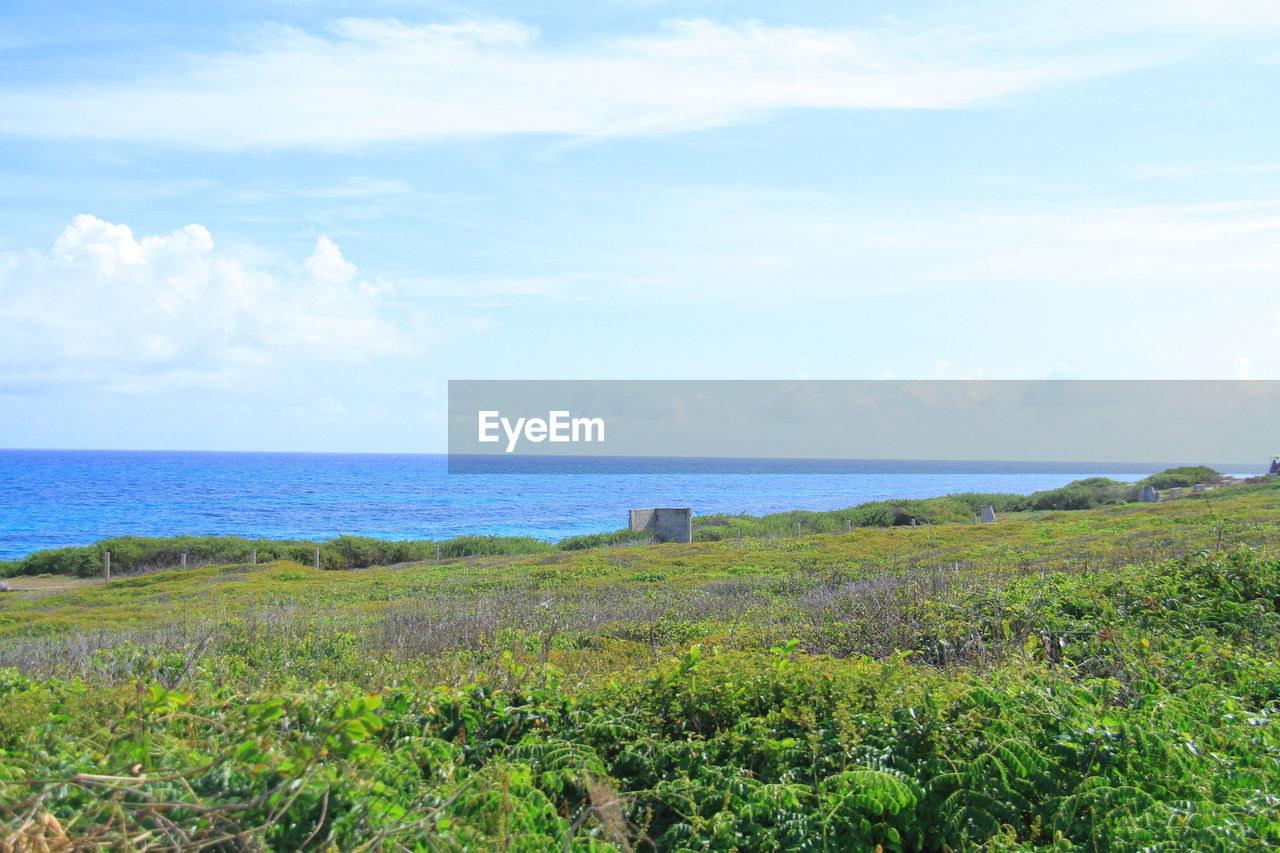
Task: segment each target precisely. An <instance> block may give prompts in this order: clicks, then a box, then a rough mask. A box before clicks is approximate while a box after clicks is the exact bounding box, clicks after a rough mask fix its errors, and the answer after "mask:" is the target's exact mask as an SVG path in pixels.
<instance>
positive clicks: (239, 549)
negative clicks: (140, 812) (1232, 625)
mask: <svg viewBox="0 0 1280 853" xmlns="http://www.w3.org/2000/svg"><path fill="white" fill-rule="evenodd" d="M1219 477H1220V475H1219V474H1218V473H1217V472H1216V471H1214V470H1213V469H1212V468H1205V467H1194V468H1170V469H1168V470H1166V471H1163V472H1161V473H1159V474H1154V475H1152V476H1150V477H1147V478H1146V479H1144V480H1140V481H1138V482H1137V483H1121V482H1118V481H1116V480H1108V479H1107V478H1105V477H1092V478H1089V479H1085V480H1077V481H1075V482H1074V483H1070V484H1068V485H1066V486H1063V487H1061V488H1058V489H1051V490H1047V491H1042V492H1036V493H1034V494H1031V495H1016V494H977V493H965V494H957V495H946V496H943V497H939V498H922V499H916V500H894V501H872V502H869V503H864V504H860V505H858V506H855V507H849V508H848V509H841V510H833V511H830V512H805V511H795V512H781V513H773V514H770V515H763V516H754V515H746V514H741V515H723V514H720V515H704V516H695V517H694V521H693V527H694V539H695V540H696V541H699V542H714V541H717V540H720V539H730V538H732V539H743V538H760V537H771V536H790V535H794V534H795V533H796V531H797V529H799V530H800V531H801V532H809V533H836V532H840V531H844V530H849V529H851V528H853V527H895V526H901V525H910V524H912V523H913V522H915V523H918V524H958V523H962V522H964V521H967V520H969V519H970V518H972V517H973V516H974V515H975V514H976V513H977V512H978V510H979V508H980V507H982V506H983V505H984V504H991V505H992V506H994V507H995V509H996V511H997V512H1002V513H1012V512H1026V511H1028V510H1048V509H1089V508H1091V507H1097V506H1111V505H1115V504H1121V503H1126V502H1133V501H1135V500H1137V496H1138V489H1139V487H1140V486H1143V485H1154V486H1155V488H1157V489H1165V488H1170V487H1173V486H1178V485H1193V484H1195V483H1210V482H1214V481H1215V480H1217V479H1218V478H1219ZM797 525H799V528H797ZM650 541H651V540H650V538H649V536H648V534H646V533H643V532H636V531H632V530H625V529H624V530H616V531H612V532H608V533H596V534H590V535H587V536H572V537H569V538H567V539H564V540H562V541H560V542H558V543H551V542H542V541H540V540H537V539H534V538H532V537H529V536H457V537H454V538H453V539H446V540H443V541H438V542H437V541H432V540H405V541H398V542H397V541H387V540H382V539H371V538H369V537H366V536H339V537H337V538H336V539H329V540H324V541H305V540H279V539H244V538H241V537H237V536H173V537H166V538H147V537H141V536H121V537H116V538H114V539H104V540H102V541H101V542H98V543H96V544H94V545H89V546H85V547H70V548H56V549H50V550H45V551H38V552H36V553H34V554H30V555H28V556H26V557H24V558H23V559H21V560H13V561H9V562H5V561H0V577H18V576H22V575H42V574H67V575H76V576H79V577H91V576H93V575H97V574H98V573H99V572H100V571H101V569H102V564H103V553H104V552H109V553H110V554H111V566H112V571H113V572H114V573H115V574H117V575H119V574H131V573H136V572H145V571H153V570H155V569H161V568H172V567H174V566H177V565H179V563H180V562H181V555H183V554H186V555H187V564H188V565H193V566H194V565H211V564H225V563H231V562H248V561H249V560H250V557H251V555H252V554H253V553H254V552H256V553H257V556H258V559H259V560H260V561H262V562H271V561H273V560H292V561H294V562H297V563H304V564H308V565H310V564H312V563H313V560H314V551H315V549H316V548H319V549H320V566H321V568H325V569H364V568H369V567H371V566H391V565H397V564H400V563H409V562H421V561H424V560H430V559H437V549H438V558H439V559H453V558H456V557H468V556H476V555H486V556H495V555H496V556H507V555H515V554H545V553H551V552H554V551H582V550H588V549H592V548H602V547H606V546H615V545H632V544H648V543H649V542H650Z"/></svg>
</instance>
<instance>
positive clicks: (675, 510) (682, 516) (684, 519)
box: [630, 507, 693, 542]
mask: <svg viewBox="0 0 1280 853" xmlns="http://www.w3.org/2000/svg"><path fill="white" fill-rule="evenodd" d="M630 528H631V529H632V530H636V531H643V532H647V533H650V534H652V535H653V538H654V539H655V540H656V541H658V542H692V541H693V510H692V509H690V508H689V507H657V508H655V509H633V510H631V517H630Z"/></svg>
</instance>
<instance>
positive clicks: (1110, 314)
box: [0, 0, 1280, 451]
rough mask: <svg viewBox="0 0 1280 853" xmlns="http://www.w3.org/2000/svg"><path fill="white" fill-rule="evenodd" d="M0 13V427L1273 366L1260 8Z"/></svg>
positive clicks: (266, 436)
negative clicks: (622, 387) (564, 382)
mask: <svg viewBox="0 0 1280 853" xmlns="http://www.w3.org/2000/svg"><path fill="white" fill-rule="evenodd" d="M850 6H853V4H832V3H788V4H773V3H770V4H756V3H714V2H707V3H675V2H671V3H666V2H643V0H634V1H633V2H609V0H594V2H590V3H557V4H535V3H496V2H491V3H467V4H455V3H411V2H388V3H377V2H373V3H361V4H343V3H331V2H316V3H310V2H303V0H289V2H284V1H283V0H282V2H275V3H272V2H266V3H254V4H247V3H234V2H231V3H216V4H212V3H211V4H184V6H183V10H182V15H181V16H179V15H176V14H175V12H174V7H173V6H172V4H161V3H115V4H110V7H109V8H108V7H106V6H105V5H104V4H89V3H84V4H80V3H74V2H65V3H59V4H57V6H56V9H55V7H54V6H53V5H51V4H48V3H45V2H27V0H11V1H10V2H8V3H6V4H4V6H3V7H0V323H3V328H4V329H5V332H4V335H3V336H0V410H2V411H3V412H4V413H5V414H4V416H3V418H2V419H0V446H8V447H112V448H192V449H246V450H247V449H263V450H290V449H292V450H367V451H438V450H442V449H443V448H444V425H445V404H444V393H445V382H446V380H448V379H450V378H472V379H476V378H505V379H510V378H539V379H573V378H635V379H663V378H724V379H734V378H743V379H784V378H815V379H859V378H882V377H883V378H949V377H967V376H973V377H988V378H1048V377H1070V378H1239V377H1251V378H1280V358H1278V357H1277V350H1276V344H1277V342H1278V339H1277V331H1278V330H1280V316H1278V314H1277V312H1278V310H1280V292H1278V291H1277V286H1276V285H1277V283H1278V281H1280V147H1278V146H1277V144H1276V143H1277V138H1278V131H1280V117H1278V111H1277V109H1276V107H1275V92H1276V91H1278V90H1280V85H1278V84H1280V41H1278V40H1277V35H1280V7H1278V6H1276V5H1275V4H1274V3H1270V2H1253V1H1252V0H1220V2H1200V0H1180V2H1142V1H1141V0H1138V2H1132V3H1126V4H1115V3H1108V4H1103V3H1100V2H1089V0H1083V2H1069V3H1068V2H1043V3H1036V2H1006V3H988V2H984V3H974V4H955V3H952V4H928V3H862V4H856V6H853V8H846V7H850Z"/></svg>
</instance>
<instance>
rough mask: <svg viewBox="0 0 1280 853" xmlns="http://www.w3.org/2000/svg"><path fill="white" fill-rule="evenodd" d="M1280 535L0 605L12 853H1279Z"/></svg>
mask: <svg viewBox="0 0 1280 853" xmlns="http://www.w3.org/2000/svg"><path fill="white" fill-rule="evenodd" d="M984 502H988V501H984ZM1277 508H1280V488H1277V487H1276V486H1274V485H1271V484H1259V485H1252V486H1240V487H1233V488H1230V489H1224V490H1220V491H1217V492H1208V493H1205V494H1203V495H1197V496H1195V497H1188V498H1185V499H1182V500H1179V501H1174V502H1170V503H1167V504H1155V505H1150V504H1143V505H1138V504H1117V505H1112V506H1104V507H1101V508H1095V509H1089V510H1080V511H1066V510H1052V511H1024V512H1022V513H1020V514H1018V515H1016V516H1010V517H1007V518H1005V519H1002V521H1001V522H1000V523H999V524H996V525H986V526H973V525H970V524H956V525H948V524H942V523H939V524H933V525H930V526H924V527H918V528H912V527H910V526H902V525H898V526H884V527H863V528H855V529H854V530H852V531H850V532H844V533H837V534H832V535H817V534H815V535H806V536H800V537H796V536H791V537H787V538H747V539H744V540H742V541H738V540H737V539H736V538H729V537H726V538H723V539H721V540H719V541H704V542H696V543H694V544H691V545H660V546H653V545H651V546H645V547H639V546H618V547H610V548H604V549H598V550H571V551H548V552H546V553H540V554H533V555H523V556H521V555H501V556H496V555H488V556H476V555H470V556H458V557H453V558H451V559H449V560H447V561H442V564H436V563H435V562H434V561H432V562H431V563H430V564H427V565H417V566H411V567H403V568H383V569H368V570H362V571H354V572H332V571H315V570H313V569H311V568H309V567H304V566H303V565H299V564H298V563H296V562H290V561H287V560H278V561H275V562H271V563H269V564H263V565H257V566H250V565H246V564H244V563H243V562H232V563H229V564H226V565H212V566H203V567H199V568H193V569H189V570H188V571H186V572H179V571H161V572H155V573H151V574H145V575H140V576H137V577H132V578H126V579H122V580H117V581H112V582H110V583H105V584H91V585H81V586H70V587H65V588H62V589H57V590H52V591H30V592H13V593H9V594H8V595H7V596H5V597H3V598H0V667H8V668H7V669H0V819H2V820H3V821H4V823H5V824H6V825H7V827H8V829H0V849H40V848H39V847H38V844H39V843H45V844H48V845H50V847H51V848H52V849H76V848H77V847H78V848H79V849H91V848H92V849H98V848H111V847H114V848H116V849H146V848H150V849H166V848H186V849H190V848H194V847H197V846H202V847H203V848H204V849H218V850H258V849H271V850H300V849H308V850H343V851H346V850H360V849H368V850H374V849H382V850H512V851H515V850H527V851H547V850H565V849H568V850H637V851H641V850H644V851H647V850H662V851H668V850H669V851H686V850H687V851H692V850H720V851H735V850H740V851H754V850H765V851H768V850H776V851H784V850H785V851H792V850H795V851H799V850H814V851H817V850H830V851H847V850H868V851H871V850H876V849H877V848H879V849H881V850H883V851H943V850H952V851H962V850H963V851H976V850H984V851H1031V850H1044V851H1050V850H1052V851H1137V850H1179V851H1181V850H1195V851H1224V853H1225V851H1241V850H1243V851H1248V850H1268V849H1273V848H1274V847H1275V846H1276V845H1278V844H1280V819H1277V802H1280V800H1278V799H1277V798H1278V797H1280V728H1277V726H1278V723H1277V721H1276V711H1277V707H1280V706H1278V705H1277V702H1280V561H1277V559H1276V552H1275V543H1276V535H1277V532H1278V529H1277V526H1276V523H1275V519H1276V518H1277ZM308 556H309V555H308ZM433 556H434V555H433ZM6 832H7V833H9V834H10V837H9V838H8V839H7V840H4V834H5V833H6ZM4 844H8V845H9V847H8V848H4V847H3V846H2V845H4ZM23 844H25V845H27V846H26V847H22V846H21V845H23ZM59 845H61V848H59Z"/></svg>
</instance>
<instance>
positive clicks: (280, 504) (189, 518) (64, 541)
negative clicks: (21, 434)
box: [0, 450, 1261, 559]
mask: <svg viewBox="0 0 1280 853" xmlns="http://www.w3.org/2000/svg"><path fill="white" fill-rule="evenodd" d="M1166 467H1169V466H1168V465H1164V464H1159V465H1157V464H1151V465H1146V466H1142V465H1117V464H1105V465H1085V464H1081V463H1058V464H1041V463H974V462H914V463H902V464H892V463H884V462H867V461H842V462H836V463H822V464H821V465H817V466H812V467H808V468H806V467H805V466H804V465H803V464H802V463H789V462H783V461H776V462H775V461H770V460H751V461H749V462H742V461H736V462H731V463H726V464H724V465H719V466H718V465H714V464H708V465H704V466H702V468H703V469H704V470H702V471H701V472H699V473H689V472H688V471H687V470H686V469H687V468H688V466H687V465H686V464H683V463H681V464H670V465H667V464H663V462H662V460H635V461H634V463H619V462H618V461H617V460H614V463H613V464H612V465H611V466H610V467H608V468H607V469H604V470H608V471H609V472H610V473H595V472H593V471H592V470H591V468H590V466H585V467H584V468H583V472H580V473H560V474H535V473H530V474H457V473H455V474H450V473H448V470H447V465H446V457H444V456H442V455H411V454H403V455H401V454H341V453H331V454H330V453H324V454H314V453H218V452H167V451H166V452H159V451H102V450H0V559H15V558H19V557H22V556H25V555H26V554H29V553H31V552H32V551H37V550H40V549H42V548H54V547H61V546H64V545H86V544H90V543H92V542H96V541H97V540H99V539H105V538H107V537H111V536H122V535H138V536H174V535H181V534H191V535H238V536H253V537H267V538H281V539H292V538H300V539H303V538H305V539H310V538H326V537H332V536H337V535H339V534H344V533H346V534H356V535H362V536H373V537H379V538H385V539H443V538H448V537H451V536H457V535H460V534H472V533H476V534H494V535H503V536H517V535H527V536H536V537H538V538H540V539H548V540H555V539H561V538H563V537H566V536H573V535H577V534H582V533H598V532H603V531H608V530H616V529H618V528H620V527H625V526H626V523H627V510H628V509H631V508H634V507H650V506H690V507H693V508H694V512H695V514H707V513H716V512H730V513H737V512H746V513H752V514H759V513H766V512H777V511H781V510H789V509H811V510H827V509H839V508H842V507H847V506H852V505H854V504H858V503H863V502H865V501H871V500H880V499H884V498H917V497H932V496H936V495H944V494H948V493H951V492H965V491H977V492H1017V493H1024V494H1025V493H1029V492H1033V491H1037V490H1039V489H1048V488H1054V487H1057V486H1061V485H1064V484H1066V483H1068V482H1070V481H1072V480H1076V479H1079V478H1081V477H1092V476H1109V477H1113V478H1115V479H1118V480H1135V479H1138V478H1140V477H1142V476H1145V475H1146V474H1150V473H1153V472H1155V471H1158V470H1162V469H1163V468H1166ZM1215 467H1218V468H1219V470H1221V471H1223V472H1224V473H1230V474H1237V475H1251V474H1256V473H1258V472H1259V468H1260V467H1261V466H1239V465H1237V466H1215ZM743 471H748V472H750V473H742V472H743ZM619 472H626V473H619ZM814 472H816V473H814Z"/></svg>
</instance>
